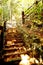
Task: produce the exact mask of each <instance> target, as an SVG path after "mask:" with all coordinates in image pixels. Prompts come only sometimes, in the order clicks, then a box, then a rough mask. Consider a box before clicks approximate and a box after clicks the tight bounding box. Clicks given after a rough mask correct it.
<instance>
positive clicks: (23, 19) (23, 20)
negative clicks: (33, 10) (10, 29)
mask: <svg viewBox="0 0 43 65" xmlns="http://www.w3.org/2000/svg"><path fill="white" fill-rule="evenodd" d="M24 22H25V18H24V11H22V23H23V24H24Z"/></svg>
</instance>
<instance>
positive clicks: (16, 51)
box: [3, 29, 26, 62]
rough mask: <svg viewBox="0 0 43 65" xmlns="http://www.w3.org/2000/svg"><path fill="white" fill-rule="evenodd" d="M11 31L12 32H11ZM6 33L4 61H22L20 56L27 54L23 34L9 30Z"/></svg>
mask: <svg viewBox="0 0 43 65" xmlns="http://www.w3.org/2000/svg"><path fill="white" fill-rule="evenodd" d="M9 30H10V32H9ZM9 30H7V31H6V36H5V44H4V48H3V49H4V55H3V56H4V61H5V62H9V61H14V60H20V55H21V54H23V53H25V52H26V48H25V46H24V42H23V39H22V34H20V33H19V32H17V31H15V29H13V30H11V29H9Z"/></svg>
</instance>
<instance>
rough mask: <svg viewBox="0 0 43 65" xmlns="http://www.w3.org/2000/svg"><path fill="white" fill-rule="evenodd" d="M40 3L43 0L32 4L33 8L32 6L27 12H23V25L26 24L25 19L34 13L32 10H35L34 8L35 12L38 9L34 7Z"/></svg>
mask: <svg viewBox="0 0 43 65" xmlns="http://www.w3.org/2000/svg"><path fill="white" fill-rule="evenodd" d="M40 1H41V0H39V1H36V2H34V3H33V4H32V6H30V7H29V8H28V9H27V10H26V11H25V12H24V11H22V22H23V24H24V22H25V19H26V18H27V17H29V16H30V15H31V14H32V13H33V12H34V11H33V10H32V9H33V8H34V10H35V9H36V8H35V6H34V5H37V4H38V3H39V2H40ZM31 10H32V11H31ZM30 11H31V12H30Z"/></svg>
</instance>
